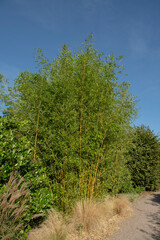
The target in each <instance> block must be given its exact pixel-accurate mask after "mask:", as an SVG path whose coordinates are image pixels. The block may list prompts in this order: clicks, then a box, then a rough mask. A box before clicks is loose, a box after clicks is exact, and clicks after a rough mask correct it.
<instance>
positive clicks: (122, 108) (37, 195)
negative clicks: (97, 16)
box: [1, 36, 136, 213]
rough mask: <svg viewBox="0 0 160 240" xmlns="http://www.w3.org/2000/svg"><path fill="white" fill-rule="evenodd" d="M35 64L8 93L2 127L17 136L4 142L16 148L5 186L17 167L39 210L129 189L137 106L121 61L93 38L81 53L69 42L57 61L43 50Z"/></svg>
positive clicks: (11, 153) (5, 166)
mask: <svg viewBox="0 0 160 240" xmlns="http://www.w3.org/2000/svg"><path fill="white" fill-rule="evenodd" d="M36 61H37V63H38V66H39V71H38V72H37V73H31V72H30V71H25V72H22V73H21V74H20V75H19V76H18V77H17V78H16V79H15V81H14V86H13V87H9V88H8V89H7V91H6V89H5V87H4V86H5V84H3V87H4V88H2V89H1V100H2V101H3V102H5V111H4V117H3V118H4V120H3V126H4V125H5V124H6V125H5V126H6V127H5V129H7V124H9V125H10V134H11V135H13V136H12V138H11V137H10V136H11V135H10V136H8V135H7V134H8V133H7V130H6V135H5V137H4V139H3V140H5V141H8V142H10V151H8V152H7V153H6V155H5V156H4V157H1V158H2V159H1V166H2V168H1V169H2V173H1V184H3V183H5V181H6V180H7V179H8V177H9V175H10V173H11V171H12V170H13V169H14V170H16V171H17V172H18V174H19V175H20V176H23V177H24V178H25V179H26V180H27V181H29V182H30V188H31V191H32V197H31V200H30V201H31V208H32V212H34V213H37V211H38V212H40V211H41V210H42V211H43V210H44V209H47V208H49V207H50V206H51V205H52V206H54V207H55V208H58V209H60V210H63V211H69V209H70V206H71V205H72V203H73V202H74V201H76V200H78V199H81V200H83V199H93V198H95V197H101V196H103V195H104V194H106V193H108V192H110V193H112V194H113V195H116V194H117V193H119V192H125V191H130V190H131V188H132V181H131V174H130V171H129V169H128V167H127V160H128V159H127V157H126V156H127V155H126V151H127V146H129V145H130V144H131V138H130V129H131V123H132V121H133V120H134V118H135V116H136V108H135V103H136V101H135V98H134V96H132V95H131V93H130V92H129V83H127V82H122V81H120V80H119V75H120V76H121V75H122V72H123V66H121V65H120V62H121V57H119V58H118V59H116V58H115V56H114V55H113V54H112V55H111V56H105V55H104V54H103V53H100V52H99V51H97V50H96V49H94V47H93V45H92V36H90V37H88V38H87V39H86V41H85V43H84V44H83V46H82V47H81V48H78V49H77V50H76V51H74V52H72V51H71V50H70V49H69V48H68V47H67V46H66V45H64V46H63V47H62V50H61V51H60V54H59V55H58V56H57V58H56V59H54V60H53V61H52V62H49V61H48V60H47V59H46V58H45V57H44V56H43V53H42V51H41V50H38V55H37V57H36ZM121 78H122V77H121ZM2 82H3V83H5V82H7V80H5V79H4V78H3V77H2V76H1V83H2ZM1 87H2V86H1ZM5 121H6V122H5ZM17 156H18V157H17ZM6 158H8V161H7V162H6V161H5V160H4V159H6ZM4 169H5V171H4Z"/></svg>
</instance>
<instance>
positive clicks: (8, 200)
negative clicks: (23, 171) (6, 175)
mask: <svg viewBox="0 0 160 240" xmlns="http://www.w3.org/2000/svg"><path fill="white" fill-rule="evenodd" d="M28 195H29V190H27V183H26V182H24V181H23V178H20V179H19V180H18V179H17V178H16V177H15V175H14V174H13V173H12V174H11V176H10V179H9V182H8V183H7V184H6V186H5V187H4V189H2V190H1V192H0V223H1V227H0V238H1V239H2V240H6V239H10V240H11V239H12V238H13V239H14V240H15V239H17V238H16V237H17V236H18V233H19V231H20V230H21V227H22V219H23V213H24V212H25V210H26V202H27V197H28Z"/></svg>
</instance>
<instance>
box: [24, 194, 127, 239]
mask: <svg viewBox="0 0 160 240" xmlns="http://www.w3.org/2000/svg"><path fill="white" fill-rule="evenodd" d="M129 209H130V207H129V203H128V200H127V198H125V197H123V196H122V197H120V198H119V199H116V200H113V199H111V198H110V197H106V198H105V200H104V201H103V202H102V201H96V200H92V201H91V200H88V201H83V202H82V203H81V202H78V203H77V204H76V205H75V207H74V208H73V213H72V214H71V215H70V216H69V217H62V215H60V214H59V213H57V212H55V211H54V210H52V211H50V213H49V215H48V218H47V220H46V221H45V222H44V223H43V224H42V225H41V226H40V228H36V229H34V230H32V231H30V233H29V235H28V238H27V240H42V239H43V240H44V239H45V240H86V239H89V240H101V239H103V240H104V239H106V240H107V239H108V236H109V235H111V234H112V233H113V232H114V231H115V230H117V224H118V222H119V220H120V219H121V218H122V216H127V214H128V213H129Z"/></svg>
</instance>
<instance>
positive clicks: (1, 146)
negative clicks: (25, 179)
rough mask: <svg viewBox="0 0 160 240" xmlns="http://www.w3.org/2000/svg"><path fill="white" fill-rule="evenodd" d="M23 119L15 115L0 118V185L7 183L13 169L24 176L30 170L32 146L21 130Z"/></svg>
mask: <svg viewBox="0 0 160 240" xmlns="http://www.w3.org/2000/svg"><path fill="white" fill-rule="evenodd" d="M20 125H23V122H22V121H18V120H16V119H15V118H14V117H11V116H6V117H3V118H0V185H2V184H4V183H6V182H7V181H8V179H9V176H10V174H11V172H12V170H18V172H19V174H20V175H21V176H24V175H25V174H26V173H27V172H28V170H29V168H30V167H29V164H30V161H29V160H30V158H31V152H32V147H31V144H30V141H29V140H28V139H27V137H26V136H24V135H23V134H22V133H21V132H20V131H19V127H20Z"/></svg>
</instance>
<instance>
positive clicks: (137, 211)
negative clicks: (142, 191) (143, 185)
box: [110, 191, 160, 240]
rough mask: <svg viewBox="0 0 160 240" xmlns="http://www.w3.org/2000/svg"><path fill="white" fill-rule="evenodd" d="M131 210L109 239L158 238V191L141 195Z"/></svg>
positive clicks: (159, 208) (146, 239)
mask: <svg viewBox="0 0 160 240" xmlns="http://www.w3.org/2000/svg"><path fill="white" fill-rule="evenodd" d="M133 211H134V214H133V216H132V217H130V218H128V219H125V220H123V221H122V222H121V224H120V225H119V227H120V230H118V231H117V232H116V233H115V234H114V235H113V236H112V237H111V238H110V240H152V239H155V240H160V191H158V192H156V193H153V194H147V195H143V196H141V197H140V199H138V200H136V201H135V202H134V204H133Z"/></svg>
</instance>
